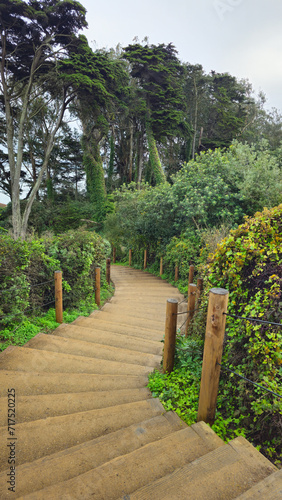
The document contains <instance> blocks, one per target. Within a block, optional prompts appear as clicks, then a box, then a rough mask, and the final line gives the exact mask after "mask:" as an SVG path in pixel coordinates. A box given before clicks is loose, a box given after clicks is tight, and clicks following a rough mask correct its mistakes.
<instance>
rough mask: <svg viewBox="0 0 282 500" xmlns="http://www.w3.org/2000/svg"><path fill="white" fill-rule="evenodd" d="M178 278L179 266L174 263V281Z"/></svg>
mask: <svg viewBox="0 0 282 500" xmlns="http://www.w3.org/2000/svg"><path fill="white" fill-rule="evenodd" d="M178 278H179V267H178V265H177V264H176V266H175V274H174V281H178Z"/></svg>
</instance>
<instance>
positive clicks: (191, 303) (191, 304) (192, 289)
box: [185, 283, 197, 337]
mask: <svg viewBox="0 0 282 500" xmlns="http://www.w3.org/2000/svg"><path fill="white" fill-rule="evenodd" d="M196 290H197V286H196V285H194V284H193V283H189V286H188V303H187V321H186V327H185V335H186V337H187V335H188V328H189V325H190V323H191V321H192V319H193V316H194V312H195V303H196Z"/></svg>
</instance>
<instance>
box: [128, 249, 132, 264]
mask: <svg viewBox="0 0 282 500" xmlns="http://www.w3.org/2000/svg"><path fill="white" fill-rule="evenodd" d="M128 260H129V266H131V262H132V250H131V248H130V249H129V259H128Z"/></svg>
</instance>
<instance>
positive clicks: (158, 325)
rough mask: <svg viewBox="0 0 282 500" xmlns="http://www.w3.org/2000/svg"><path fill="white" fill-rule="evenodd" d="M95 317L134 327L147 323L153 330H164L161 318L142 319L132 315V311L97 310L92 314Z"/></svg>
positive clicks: (144, 326)
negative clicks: (128, 312) (126, 312)
mask: <svg viewBox="0 0 282 500" xmlns="http://www.w3.org/2000/svg"><path fill="white" fill-rule="evenodd" d="M92 317H93V318H95V319H97V320H98V319H99V320H100V321H101V320H102V321H116V322H118V323H119V324H122V325H128V326H133V327H135V328H138V327H141V328H148V325H149V326H150V327H152V329H153V330H154V331H160V332H162V333H163V332H164V328H165V325H164V321H163V320H158V319H157V318H155V319H150V321H148V320H147V319H142V318H136V317H135V316H134V313H132V315H129V314H122V313H121V314H111V313H110V312H107V311H98V312H95V315H94V316H92Z"/></svg>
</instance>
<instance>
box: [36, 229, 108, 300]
mask: <svg viewBox="0 0 282 500" xmlns="http://www.w3.org/2000/svg"><path fill="white" fill-rule="evenodd" d="M45 247H46V251H47V252H48V255H50V256H51V257H52V258H54V259H56V260H57V261H59V262H60V269H61V271H62V273H63V279H64V281H65V283H66V285H65V293H64V305H65V307H70V306H72V307H73V306H76V305H78V304H79V302H80V301H81V300H87V299H89V298H90V297H91V296H93V293H94V286H95V267H101V284H103V283H104V281H105V269H106V266H105V261H106V258H107V257H108V256H109V255H110V252H111V248H110V244H109V243H108V242H106V241H105V240H103V239H102V237H101V236H99V235H98V234H96V233H92V232H91V233H89V232H87V231H83V230H77V231H68V232H66V233H63V234H59V235H58V236H56V237H54V238H51V240H48V239H47V240H46V241H45Z"/></svg>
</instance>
